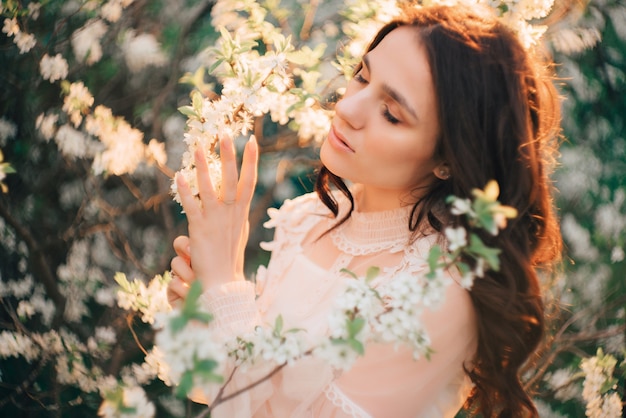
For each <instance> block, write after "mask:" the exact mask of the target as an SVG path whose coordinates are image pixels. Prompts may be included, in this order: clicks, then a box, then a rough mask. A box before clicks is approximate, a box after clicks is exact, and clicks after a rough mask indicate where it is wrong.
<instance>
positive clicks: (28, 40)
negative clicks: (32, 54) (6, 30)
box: [13, 32, 37, 54]
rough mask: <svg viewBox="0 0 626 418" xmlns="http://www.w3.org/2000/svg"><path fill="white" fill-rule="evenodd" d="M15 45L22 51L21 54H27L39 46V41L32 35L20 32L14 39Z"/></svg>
mask: <svg viewBox="0 0 626 418" xmlns="http://www.w3.org/2000/svg"><path fill="white" fill-rule="evenodd" d="M13 40H14V41H15V44H16V45H17V47H18V48H19V49H20V54H25V53H27V52H28V51H30V50H31V49H33V48H34V47H35V45H37V39H35V35H33V34H32V33H25V32H18V33H16V34H15V38H13Z"/></svg>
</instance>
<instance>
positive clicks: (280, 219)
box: [263, 192, 331, 228]
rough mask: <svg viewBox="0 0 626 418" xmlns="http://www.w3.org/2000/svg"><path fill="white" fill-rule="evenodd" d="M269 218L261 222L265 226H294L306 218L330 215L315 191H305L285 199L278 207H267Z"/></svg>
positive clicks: (300, 223)
mask: <svg viewBox="0 0 626 418" xmlns="http://www.w3.org/2000/svg"><path fill="white" fill-rule="evenodd" d="M267 213H268V215H269V217H270V219H269V220H268V221H267V222H265V223H264V224H263V226H265V227H266V228H280V227H286V228H296V227H298V226H300V225H302V224H303V222H304V221H306V220H307V219H317V220H319V218H320V217H328V216H329V215H331V213H330V211H329V210H328V208H326V207H325V206H324V204H323V203H322V202H321V201H320V199H319V197H318V196H317V194H316V193H314V192H313V193H307V194H304V195H301V196H298V197H295V198H293V199H287V200H285V201H284V202H283V204H282V205H281V206H280V208H278V209H277V208H269V209H268V210H267Z"/></svg>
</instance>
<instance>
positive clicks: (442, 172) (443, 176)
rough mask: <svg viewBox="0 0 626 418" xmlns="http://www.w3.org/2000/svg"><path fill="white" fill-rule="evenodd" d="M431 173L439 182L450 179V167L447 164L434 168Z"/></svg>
mask: <svg viewBox="0 0 626 418" xmlns="http://www.w3.org/2000/svg"><path fill="white" fill-rule="evenodd" d="M433 173H434V174H435V177H437V178H438V179H439V180H448V179H449V178H450V166H448V163H441V164H439V165H438V166H437V167H435V169H434V170H433Z"/></svg>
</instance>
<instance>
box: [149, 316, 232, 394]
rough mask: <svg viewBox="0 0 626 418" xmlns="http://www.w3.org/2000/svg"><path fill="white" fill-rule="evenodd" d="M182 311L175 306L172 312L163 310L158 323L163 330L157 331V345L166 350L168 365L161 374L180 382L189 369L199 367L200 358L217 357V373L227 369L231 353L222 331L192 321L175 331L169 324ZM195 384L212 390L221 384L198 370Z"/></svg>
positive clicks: (203, 388) (204, 389)
mask: <svg viewBox="0 0 626 418" xmlns="http://www.w3.org/2000/svg"><path fill="white" fill-rule="evenodd" d="M179 314H180V313H179V312H178V311H177V310H173V311H172V312H170V313H163V314H160V315H159V317H158V324H159V325H160V327H161V328H160V330H159V331H158V332H157V334H156V338H155V345H156V346H157V347H158V348H159V353H160V354H162V358H163V362H164V363H165V364H166V365H167V368H161V366H160V365H159V367H160V371H161V375H160V377H161V376H163V375H164V376H163V377H166V379H165V380H164V381H166V382H171V383H173V384H178V383H179V382H180V379H181V377H182V375H183V373H185V372H186V371H191V370H194V369H195V365H196V362H197V361H199V360H205V359H206V360H214V361H216V362H217V363H218V365H219V366H218V368H217V369H216V370H214V373H215V374H218V375H221V374H222V373H223V367H224V360H225V359H226V357H227V353H226V349H225V346H224V344H223V343H222V342H221V340H220V338H219V337H218V334H217V333H216V332H215V331H213V330H212V329H211V328H210V327H208V326H206V325H204V324H199V323H193V322H190V323H188V324H187V326H185V327H184V328H183V329H182V330H180V331H178V332H174V331H173V330H172V329H171V326H170V325H169V321H170V318H172V317H173V316H175V315H179ZM159 361H160V359H159ZM194 377H195V380H194V387H197V388H200V389H201V390H203V391H206V392H208V393H210V392H212V391H213V390H215V388H216V387H217V388H219V384H216V383H215V382H214V381H212V380H208V381H205V380H204V379H203V378H202V376H201V375H199V374H196V375H195V376H194Z"/></svg>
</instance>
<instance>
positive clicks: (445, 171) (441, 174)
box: [439, 167, 450, 180]
mask: <svg viewBox="0 0 626 418" xmlns="http://www.w3.org/2000/svg"><path fill="white" fill-rule="evenodd" d="M439 178H440V179H441V180H448V179H449V178H450V172H449V171H448V169H447V168H446V167H441V168H440V169H439Z"/></svg>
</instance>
